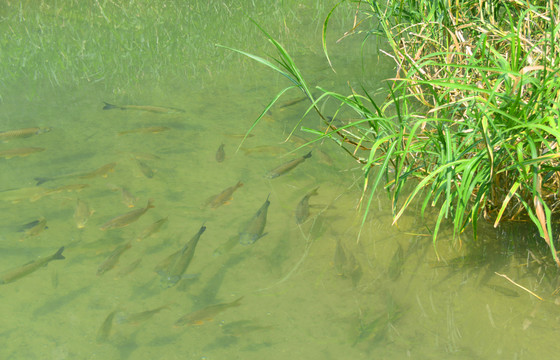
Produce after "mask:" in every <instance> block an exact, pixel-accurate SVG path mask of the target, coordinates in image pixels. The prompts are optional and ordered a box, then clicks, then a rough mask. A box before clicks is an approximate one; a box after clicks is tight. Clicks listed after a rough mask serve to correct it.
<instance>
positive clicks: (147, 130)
mask: <svg viewBox="0 0 560 360" xmlns="http://www.w3.org/2000/svg"><path fill="white" fill-rule="evenodd" d="M167 130H169V128H168V127H167V126H150V127H142V128H137V129H132V130H125V131H121V132H119V133H118V135H119V136H122V135H126V134H158V133H160V132H163V131H167Z"/></svg>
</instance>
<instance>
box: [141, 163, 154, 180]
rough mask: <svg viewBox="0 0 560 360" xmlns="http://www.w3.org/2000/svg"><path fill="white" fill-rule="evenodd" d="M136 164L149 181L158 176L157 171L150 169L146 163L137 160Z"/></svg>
mask: <svg viewBox="0 0 560 360" xmlns="http://www.w3.org/2000/svg"><path fill="white" fill-rule="evenodd" d="M136 164H137V165H138V168H139V169H140V172H141V173H142V174H143V175H144V176H145V177H147V178H148V179H151V178H153V177H154V175H155V174H156V173H155V171H154V170H153V169H152V168H151V167H149V166H148V164H146V163H145V162H144V161H142V160H138V159H136Z"/></svg>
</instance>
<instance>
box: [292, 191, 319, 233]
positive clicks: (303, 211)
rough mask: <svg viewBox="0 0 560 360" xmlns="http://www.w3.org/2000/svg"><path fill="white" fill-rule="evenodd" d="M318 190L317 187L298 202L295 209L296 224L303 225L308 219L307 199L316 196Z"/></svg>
mask: <svg viewBox="0 0 560 360" xmlns="http://www.w3.org/2000/svg"><path fill="white" fill-rule="evenodd" d="M318 189H319V187H318V186H317V187H316V188H315V189H313V190H311V191H310V192H308V193H307V194H306V195H305V196H304V197H303V198H302V199H301V201H300V202H299V204H298V206H297V208H296V223H298V224H303V223H304V222H305V220H307V218H308V217H309V198H310V197H312V196H313V195H317V194H318V193H317V190H318Z"/></svg>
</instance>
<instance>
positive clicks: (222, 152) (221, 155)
mask: <svg viewBox="0 0 560 360" xmlns="http://www.w3.org/2000/svg"><path fill="white" fill-rule="evenodd" d="M224 146H225V144H224V143H222V145H220V147H219V148H218V150H216V161H217V162H222V161H224V160H225V159H226V152H225V150H224Z"/></svg>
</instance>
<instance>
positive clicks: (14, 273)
mask: <svg viewBox="0 0 560 360" xmlns="http://www.w3.org/2000/svg"><path fill="white" fill-rule="evenodd" d="M63 251H64V246H63V247H61V248H60V249H58V250H57V252H55V253H54V254H52V255H50V256H45V257H42V258H39V259H37V260H35V261H31V262H28V263H27V264H25V265H22V266H20V267H17V268H15V269H12V270H9V271H7V272H5V273H4V274H2V275H0V284H8V283H11V282H14V281H16V280H19V279H21V278H22V277H24V276H26V275H29V274H31V273H32V272H34V271H36V270H37V269H39V268H41V267H43V266H45V265H47V264H48V263H49V262H51V261H53V260H64V259H66V258H65V257H64V255H62V252H63Z"/></svg>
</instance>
